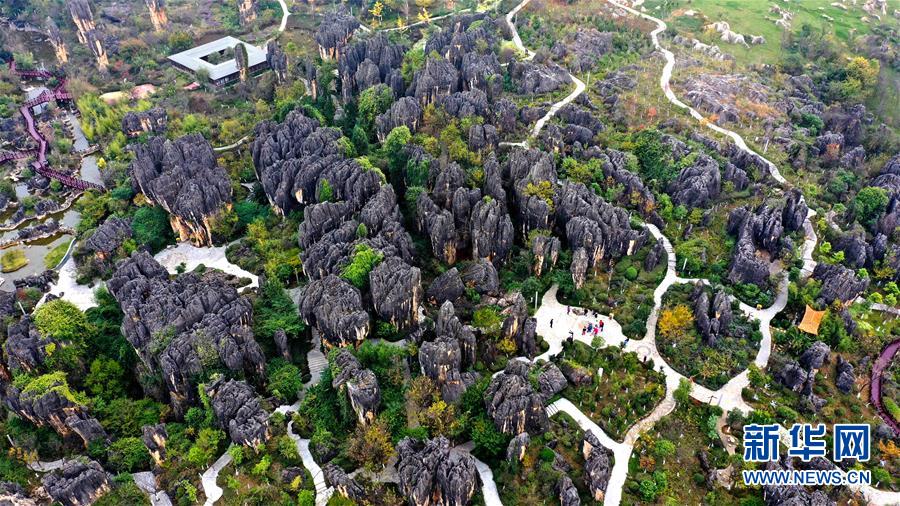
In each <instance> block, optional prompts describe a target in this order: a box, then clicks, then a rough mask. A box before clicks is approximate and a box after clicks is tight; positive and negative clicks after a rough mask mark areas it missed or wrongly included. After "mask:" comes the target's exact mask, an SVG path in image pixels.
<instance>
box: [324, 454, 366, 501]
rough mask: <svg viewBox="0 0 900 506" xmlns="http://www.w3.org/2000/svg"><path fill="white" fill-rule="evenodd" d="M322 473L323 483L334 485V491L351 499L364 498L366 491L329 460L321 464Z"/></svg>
mask: <svg viewBox="0 0 900 506" xmlns="http://www.w3.org/2000/svg"><path fill="white" fill-rule="evenodd" d="M322 475H323V476H324V477H325V483H328V484H329V485H330V486H332V487H334V490H335V492H337V493H339V494H341V495H342V496H344V497H346V498H348V499H350V500H352V501H361V500H362V499H363V498H365V496H366V491H365V490H364V489H363V488H362V486H361V485H360V484H359V483H357V482H356V480H354V479H353V478H351V477H350V476H349V475H347V473H345V472H344V470H343V469H341V468H340V467H338V466H336V465H334V464H332V463H331V462H329V463H327V464H325V465H324V466H322Z"/></svg>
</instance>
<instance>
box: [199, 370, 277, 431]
mask: <svg viewBox="0 0 900 506" xmlns="http://www.w3.org/2000/svg"><path fill="white" fill-rule="evenodd" d="M206 395H208V396H209V399H210V401H211V403H212V408H213V413H215V415H216V421H217V422H218V424H219V427H221V428H222V429H223V430H225V431H227V432H228V437H229V438H230V439H231V442H232V443H234V444H237V445H245V446H251V447H256V446H258V445H260V444H262V443H263V442H265V440H266V439H268V438H269V413H266V412H265V411H264V410H263V409H262V407H260V405H259V399H258V398H257V396H256V392H254V391H253V388H252V387H251V386H250V385H248V384H247V383H246V382H244V381H237V380H233V379H227V380H226V379H225V378H219V379H217V380H215V381H213V382H212V383H211V384H209V385H207V386H206Z"/></svg>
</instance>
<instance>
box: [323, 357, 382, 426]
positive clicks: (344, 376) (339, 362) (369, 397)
mask: <svg viewBox="0 0 900 506" xmlns="http://www.w3.org/2000/svg"><path fill="white" fill-rule="evenodd" d="M331 371H332V375H333V379H332V380H331V386H332V387H333V388H334V389H336V390H338V391H340V392H345V391H346V394H347V398H348V399H350V405H351V407H352V408H353V411H354V412H355V413H356V418H357V421H358V422H359V423H360V424H368V423H371V422H372V421H373V420H375V415H377V411H378V406H379V405H380V404H381V389H380V388H379V387H378V378H376V377H375V373H373V372H372V371H370V370H369V369H363V368H362V365H360V363H359V360H357V359H356V357H355V356H353V354H352V353H350V352H349V351H348V350H347V349H342V350H340V351H338V352H337V353H336V354H335V355H334V357H333V358H332V363H331Z"/></svg>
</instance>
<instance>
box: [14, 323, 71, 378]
mask: <svg viewBox="0 0 900 506" xmlns="http://www.w3.org/2000/svg"><path fill="white" fill-rule="evenodd" d="M6 334H7V337H6V341H5V342H4V343H3V354H4V355H5V357H6V366H7V367H8V368H9V369H10V371H11V372H13V373H24V374H29V373H35V372H37V371H38V370H40V369H42V368H43V367H44V364H45V362H46V360H47V358H48V356H49V355H48V351H47V349H48V347H52V348H54V349H55V348H56V347H58V346H61V345H62V343H59V342H58V341H57V340H56V339H54V338H53V336H41V333H40V332H38V329H37V327H35V326H34V324H32V322H31V318H30V317H29V316H27V315H26V316H23V317H22V318H21V319H20V320H19V321H16V322H13V323H10V324H9V326H8V327H7V331H6Z"/></svg>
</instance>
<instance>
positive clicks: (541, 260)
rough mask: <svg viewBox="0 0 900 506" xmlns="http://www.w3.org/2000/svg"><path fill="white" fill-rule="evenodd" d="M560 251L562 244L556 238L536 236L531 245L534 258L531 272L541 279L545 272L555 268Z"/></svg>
mask: <svg viewBox="0 0 900 506" xmlns="http://www.w3.org/2000/svg"><path fill="white" fill-rule="evenodd" d="M559 249H560V242H559V239H557V238H556V237H553V236H547V235H542V234H539V235H536V236H535V238H534V241H533V242H532V244H531V255H532V257H533V258H534V265H532V267H531V272H533V273H534V275H535V276H537V277H540V276H541V274H543V273H544V271H547V270H550V269H552V268H553V267H555V266H556V261H557V260H559Z"/></svg>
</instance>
